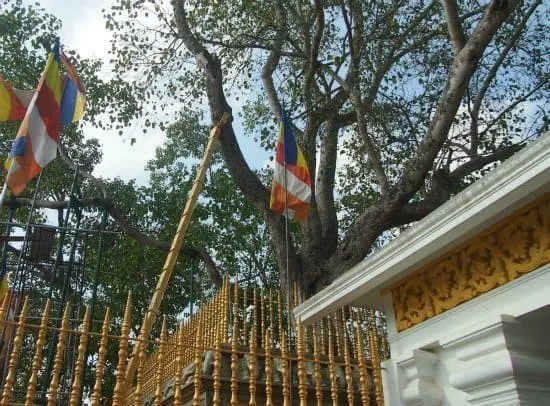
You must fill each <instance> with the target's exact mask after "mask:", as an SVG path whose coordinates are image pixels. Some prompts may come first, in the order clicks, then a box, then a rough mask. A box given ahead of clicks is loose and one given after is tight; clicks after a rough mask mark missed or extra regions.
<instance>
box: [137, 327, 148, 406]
mask: <svg viewBox="0 0 550 406" xmlns="http://www.w3.org/2000/svg"><path fill="white" fill-rule="evenodd" d="M138 340H143V338H142V337H141V338H138ZM145 348H147V343H141V344H140V350H139V353H138V354H137V356H138V357H139V358H138V366H137V373H136V389H135V390H134V406H141V400H142V397H143V374H144V373H145V362H146V361H147V352H146V351H145Z"/></svg>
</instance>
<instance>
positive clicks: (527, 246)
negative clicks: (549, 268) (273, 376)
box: [389, 195, 550, 331]
mask: <svg viewBox="0 0 550 406" xmlns="http://www.w3.org/2000/svg"><path fill="white" fill-rule="evenodd" d="M548 262H550V195H546V196H545V197H544V198H542V199H539V200H538V201H537V202H535V203H533V204H531V205H530V206H528V207H526V208H524V209H522V210H520V211H518V212H516V213H515V214H514V215H513V216H511V217H508V218H507V219H505V220H503V221H501V222H500V223H498V224H497V225H495V226H493V227H492V228H491V229H489V230H488V231H486V232H484V233H482V234H480V235H478V236H476V237H474V238H472V239H471V240H470V241H468V242H467V243H465V244H464V245H462V246H461V247H460V248H459V249H457V250H454V251H453V252H451V253H449V254H447V255H445V256H444V257H443V258H440V259H439V260H438V262H436V263H432V264H430V265H428V266H427V267H425V268H423V269H421V270H420V271H418V272H416V273H415V274H414V275H413V276H409V277H407V278H405V279H403V280H401V281H399V282H397V283H396V284H395V285H394V286H392V287H391V288H390V289H389V290H390V291H391V294H392V300H393V309H394V312H395V318H396V324H397V330H398V331H403V330H406V329H407V328H410V327H412V326H414V325H416V324H419V323H421V322H423V321H424V320H427V319H429V318H431V317H434V316H437V315H438V314H441V313H443V312H445V311H447V310H449V309H452V308H454V307H456V306H458V305H459V304H461V303H464V302H467V301H469V300H471V299H473V298H475V297H478V296H480V295H482V294H484V293H485V292H488V291H490V290H493V289H495V288H497V287H499V286H502V285H504V284H506V283H508V282H510V281H512V280H514V279H517V278H519V277H520V276H522V275H524V274H526V273H529V272H531V271H534V270H535V269H537V268H539V267H540V266H542V265H544V264H546V263H548Z"/></svg>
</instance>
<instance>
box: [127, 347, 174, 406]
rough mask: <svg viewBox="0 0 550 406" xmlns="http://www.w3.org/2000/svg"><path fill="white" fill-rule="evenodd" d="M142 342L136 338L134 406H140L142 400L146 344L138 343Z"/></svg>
mask: <svg viewBox="0 0 550 406" xmlns="http://www.w3.org/2000/svg"><path fill="white" fill-rule="evenodd" d="M142 340H143V337H138V343H137V344H136V345H139V346H140V347H139V352H138V354H137V356H138V357H139V359H138V367H137V373H136V389H135V391H134V406H141V403H142V402H141V401H142V398H143V374H144V373H145V362H146V361H147V353H146V351H145V348H147V343H144V342H140V341H142ZM174 402H175V400H174Z"/></svg>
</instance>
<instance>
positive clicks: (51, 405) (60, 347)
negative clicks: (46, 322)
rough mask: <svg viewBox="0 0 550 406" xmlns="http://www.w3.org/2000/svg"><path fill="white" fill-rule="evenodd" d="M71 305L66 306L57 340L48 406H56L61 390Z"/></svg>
mask: <svg viewBox="0 0 550 406" xmlns="http://www.w3.org/2000/svg"><path fill="white" fill-rule="evenodd" d="M70 309H71V304H70V303H67V304H66V305H65V311H64V312H63V318H62V319H61V329H60V331H59V338H58V339H57V347H56V350H55V358H54V361H53V370H52V379H51V381H50V386H49V388H48V394H47V396H48V406H55V404H56V397H57V389H58V388H59V375H60V373H61V368H62V367H63V352H64V351H65V345H66V344H67V338H68V336H69V312H70Z"/></svg>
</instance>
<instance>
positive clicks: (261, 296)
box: [260, 288, 265, 348]
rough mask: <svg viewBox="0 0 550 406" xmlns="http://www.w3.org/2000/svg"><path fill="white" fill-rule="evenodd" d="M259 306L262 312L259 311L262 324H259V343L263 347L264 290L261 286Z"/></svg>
mask: <svg viewBox="0 0 550 406" xmlns="http://www.w3.org/2000/svg"><path fill="white" fill-rule="evenodd" d="M260 306H261V310H262V313H261V323H262V324H261V325H260V328H261V333H260V340H261V343H260V346H261V347H262V348H265V291H264V289H263V288H262V290H261V291H260Z"/></svg>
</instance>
